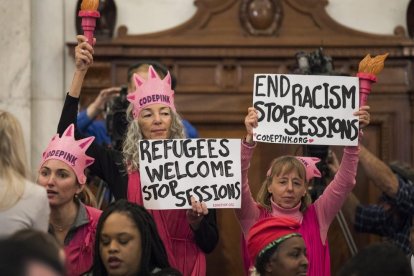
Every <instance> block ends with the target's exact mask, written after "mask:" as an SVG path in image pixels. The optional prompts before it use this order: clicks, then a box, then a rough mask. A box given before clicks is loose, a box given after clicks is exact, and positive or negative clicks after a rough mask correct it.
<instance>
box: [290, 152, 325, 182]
mask: <svg viewBox="0 0 414 276" xmlns="http://www.w3.org/2000/svg"><path fill="white" fill-rule="evenodd" d="M295 157H296V159H298V160H299V161H300V162H301V163H302V164H303V166H304V167H305V170H306V180H307V181H309V180H311V179H312V178H314V177H321V172H320V171H319V169H318V168H317V167H316V163H318V162H319V161H321V159H319V158H317V157H305V156H295Z"/></svg>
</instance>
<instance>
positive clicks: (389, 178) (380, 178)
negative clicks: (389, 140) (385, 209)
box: [359, 146, 398, 198]
mask: <svg viewBox="0 0 414 276" xmlns="http://www.w3.org/2000/svg"><path fill="white" fill-rule="evenodd" d="M359 160H360V162H361V165H362V167H363V168H364V171H365V173H366V175H367V177H368V178H369V179H371V180H372V181H373V182H374V184H375V186H377V187H378V189H380V190H381V191H383V192H384V193H385V194H387V195H388V196H389V197H392V198H395V196H396V195H397V192H398V178H397V176H396V175H395V174H394V172H393V171H392V170H391V169H390V167H389V166H388V165H387V164H385V163H384V162H382V161H381V160H380V159H379V158H378V157H376V156H375V155H374V154H372V153H371V152H370V151H369V150H368V149H366V148H365V147H364V146H361V152H360V154H359Z"/></svg>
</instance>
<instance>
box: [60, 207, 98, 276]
mask: <svg viewBox="0 0 414 276" xmlns="http://www.w3.org/2000/svg"><path fill="white" fill-rule="evenodd" d="M84 206H85V208H86V213H87V215H88V218H89V223H88V224H85V225H83V226H81V227H79V228H78V229H77V230H76V233H75V234H74V236H73V237H72V239H71V240H70V242H69V244H68V245H66V246H65V247H64V250H65V254H66V268H67V272H68V275H69V276H75V275H76V276H78V275H81V274H83V273H85V272H87V271H89V270H90V269H91V267H92V264H93V252H94V245H95V235H96V226H97V224H98V220H99V217H100V215H101V213H102V211H101V210H98V209H96V208H93V207H90V206H87V205H84Z"/></svg>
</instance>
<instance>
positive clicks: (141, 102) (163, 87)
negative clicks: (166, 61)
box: [127, 66, 175, 119]
mask: <svg viewBox="0 0 414 276" xmlns="http://www.w3.org/2000/svg"><path fill="white" fill-rule="evenodd" d="M133 78H134V81H135V87H136V88H135V91H134V92H133V93H130V94H129V95H128V96H127V99H128V101H129V102H130V103H132V104H133V105H134V109H133V111H132V114H133V116H134V118H135V119H136V118H138V116H139V113H140V112H141V111H142V109H144V108H145V107H147V106H149V105H152V104H157V103H160V104H165V105H167V106H168V107H170V108H171V109H172V110H174V111H175V106H174V90H172V89H171V76H170V72H168V74H167V76H165V78H164V79H163V80H161V79H160V77H159V76H158V74H157V72H156V71H155V70H154V68H153V67H152V66H150V67H149V68H148V79H147V80H145V79H144V78H142V77H141V76H140V75H138V74H134V76H133Z"/></svg>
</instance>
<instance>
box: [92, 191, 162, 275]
mask: <svg viewBox="0 0 414 276" xmlns="http://www.w3.org/2000/svg"><path fill="white" fill-rule="evenodd" d="M113 213H122V214H126V215H128V216H129V217H130V218H131V219H132V221H134V223H135V225H136V226H137V228H138V230H139V231H140V234H141V251H142V254H141V256H142V257H141V266H140V268H139V271H138V274H137V276H141V275H142V276H143V275H150V274H151V271H153V270H154V269H155V268H161V269H163V268H167V267H169V266H170V264H169V262H168V257H167V253H166V251H165V247H164V244H163V243H162V240H161V238H160V236H159V234H158V231H157V227H156V225H155V222H154V219H153V218H152V216H151V215H150V214H149V213H148V211H147V210H146V209H145V208H144V207H142V206H139V205H136V204H134V203H131V202H128V201H127V200H125V199H120V200H118V201H116V202H114V203H111V204H110V205H109V206H108V207H107V208H106V209H105V210H104V211H103V213H102V214H101V217H100V218H99V221H98V225H97V229H96V241H95V254H94V264H93V267H92V274H93V275H103V276H107V275H108V273H107V271H106V269H105V266H104V264H103V262H102V259H101V254H100V250H99V248H100V242H101V232H102V228H103V225H104V223H105V221H106V219H107V218H108V217H109V216H110V215H111V214H113Z"/></svg>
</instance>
